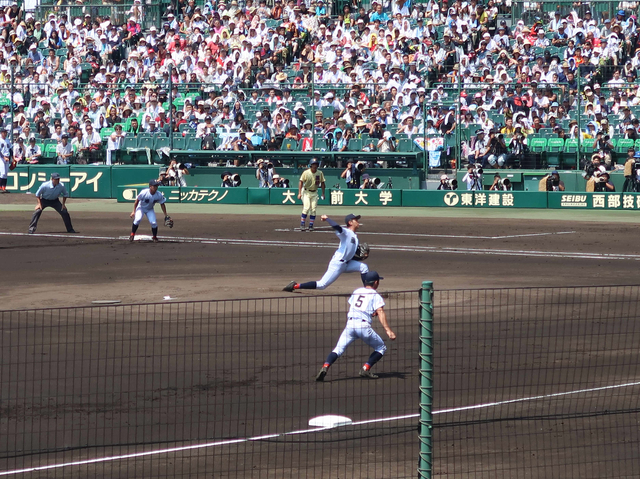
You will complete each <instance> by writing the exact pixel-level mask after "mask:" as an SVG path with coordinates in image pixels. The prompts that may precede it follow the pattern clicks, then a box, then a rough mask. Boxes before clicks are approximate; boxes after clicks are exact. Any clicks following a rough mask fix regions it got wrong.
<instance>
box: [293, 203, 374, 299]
mask: <svg viewBox="0 0 640 479" xmlns="http://www.w3.org/2000/svg"><path fill="white" fill-rule="evenodd" d="M360 218H361V216H360V215H357V216H356V215H354V214H349V215H347V216H345V218H344V223H345V225H346V226H347V227H346V228H343V227H342V226H340V225H339V224H338V223H336V222H335V221H333V220H332V219H331V218H329V217H328V216H327V215H322V216H321V217H320V219H321V220H322V221H326V222H327V223H329V224H330V225H331V227H332V228H333V229H334V230H335V231H336V235H337V236H338V238H340V246H339V247H338V249H337V250H336V252H335V253H334V254H333V257H332V258H331V261H330V262H329V267H328V268H327V272H326V273H325V274H324V276H323V277H322V279H320V281H310V282H308V283H296V282H295V281H291V282H290V283H289V284H288V285H287V286H285V287H284V289H283V291H289V292H292V291H293V290H294V289H325V288H326V287H327V286H329V285H330V284H331V283H333V282H334V281H335V280H336V279H338V277H339V276H340V275H341V274H342V273H355V272H358V271H359V272H360V276H361V277H362V281H364V276H365V274H366V273H367V272H368V271H369V267H368V266H367V265H366V264H365V263H362V262H360V261H357V260H354V259H353V257H354V256H355V254H356V250H357V249H358V235H357V234H356V231H358V228H359V227H360V223H359V222H358V220H360Z"/></svg>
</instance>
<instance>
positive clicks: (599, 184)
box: [593, 171, 616, 193]
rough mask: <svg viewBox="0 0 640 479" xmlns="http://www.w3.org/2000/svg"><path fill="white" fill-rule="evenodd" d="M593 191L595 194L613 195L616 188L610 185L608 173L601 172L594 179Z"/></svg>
mask: <svg viewBox="0 0 640 479" xmlns="http://www.w3.org/2000/svg"><path fill="white" fill-rule="evenodd" d="M593 191H594V192H596V193H615V191H616V187H615V186H614V184H613V183H611V177H610V176H609V173H608V172H606V171H605V172H602V173H600V174H599V175H596V176H595V177H594V185H593Z"/></svg>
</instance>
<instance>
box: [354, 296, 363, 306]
mask: <svg viewBox="0 0 640 479" xmlns="http://www.w3.org/2000/svg"><path fill="white" fill-rule="evenodd" d="M362 301H364V296H363V295H362V294H361V295H360V296H358V299H356V308H361V307H362Z"/></svg>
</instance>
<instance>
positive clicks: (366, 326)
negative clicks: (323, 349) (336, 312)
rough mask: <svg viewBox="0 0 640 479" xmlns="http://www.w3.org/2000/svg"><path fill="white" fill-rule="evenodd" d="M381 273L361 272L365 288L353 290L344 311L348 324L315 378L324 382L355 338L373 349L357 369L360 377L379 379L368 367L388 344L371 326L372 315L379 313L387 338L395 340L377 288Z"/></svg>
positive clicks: (377, 358) (378, 357) (381, 354)
mask: <svg viewBox="0 0 640 479" xmlns="http://www.w3.org/2000/svg"><path fill="white" fill-rule="evenodd" d="M381 279H384V278H381V277H380V275H379V274H378V273H377V272H375V271H369V272H368V273H367V274H365V275H364V279H363V281H364V288H358V289H356V290H355V291H354V292H353V294H352V295H351V297H350V298H349V305H350V308H349V313H348V314H347V326H346V327H345V328H344V331H342V334H341V335H340V339H338V344H336V347H335V348H333V351H331V353H330V354H329V356H327V360H326V361H325V362H324V364H323V365H322V369H320V372H318V374H317V375H316V381H324V377H325V376H326V375H327V371H329V368H330V367H331V365H332V364H333V363H335V362H336V360H337V359H338V358H339V357H340V356H342V355H343V354H344V352H345V351H346V350H347V348H348V347H349V345H350V344H351V343H352V342H354V341H355V340H356V339H362V340H363V341H364V342H365V343H366V344H368V345H369V346H371V347H372V348H373V353H371V356H369V359H367V362H366V363H364V365H363V366H362V369H360V376H361V377H363V378H367V379H378V376H377V375H376V374H373V373H372V372H371V367H372V366H373V365H374V364H375V363H377V362H378V361H380V359H382V356H383V355H384V353H385V351H386V350H387V347H386V346H385V345H384V341H383V340H382V338H381V337H380V336H379V335H378V333H376V332H375V330H374V329H373V327H372V326H371V318H372V317H373V316H378V319H379V320H380V324H382V327H383V328H384V330H385V332H386V333H387V336H389V339H390V340H392V341H393V340H394V339H396V334H395V333H394V332H393V331H392V330H391V328H390V327H389V323H387V315H386V313H385V312H384V299H382V296H380V295H379V294H378V292H377V291H376V290H377V289H378V286H380V280H381Z"/></svg>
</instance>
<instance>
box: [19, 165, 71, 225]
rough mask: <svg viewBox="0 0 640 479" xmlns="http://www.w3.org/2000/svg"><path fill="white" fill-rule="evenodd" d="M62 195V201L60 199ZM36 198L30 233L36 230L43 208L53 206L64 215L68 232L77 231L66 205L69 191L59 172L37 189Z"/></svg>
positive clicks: (52, 174)
mask: <svg viewBox="0 0 640 479" xmlns="http://www.w3.org/2000/svg"><path fill="white" fill-rule="evenodd" d="M61 195H62V203H61V202H60V200H59V199H58V198H59V197H60V196H61ZM36 198H37V199H38V204H37V205H36V210H35V211H34V212H33V216H32V217H31V224H30V225H29V233H30V234H33V233H35V232H36V228H37V227H38V220H39V219H40V215H41V214H42V210H44V209H45V208H53V209H54V210H56V211H57V212H58V213H59V214H60V216H62V220H63V221H64V226H65V227H66V228H67V233H75V231H74V229H73V226H71V217H70V216H69V212H68V211H67V207H66V206H65V203H66V202H67V198H69V192H68V191H67V189H66V188H65V187H64V185H63V184H62V183H60V174H59V173H51V181H45V182H44V183H42V184H41V185H40V188H38V191H36Z"/></svg>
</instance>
